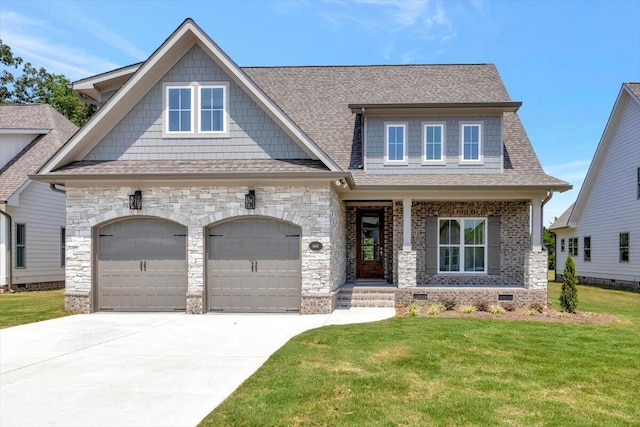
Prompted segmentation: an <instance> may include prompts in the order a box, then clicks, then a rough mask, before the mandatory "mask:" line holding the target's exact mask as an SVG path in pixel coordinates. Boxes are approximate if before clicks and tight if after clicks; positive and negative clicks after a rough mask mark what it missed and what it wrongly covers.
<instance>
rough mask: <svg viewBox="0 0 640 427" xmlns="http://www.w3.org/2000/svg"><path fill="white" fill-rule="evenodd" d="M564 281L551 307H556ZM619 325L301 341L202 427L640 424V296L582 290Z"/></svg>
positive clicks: (355, 331)
mask: <svg viewBox="0 0 640 427" xmlns="http://www.w3.org/2000/svg"><path fill="white" fill-rule="evenodd" d="M559 295H560V284H558V283H551V284H550V286H549V299H550V300H551V301H553V303H554V305H553V307H556V308H557V307H558V298H559ZM578 297H579V305H578V310H580V311H592V312H604V313H610V314H614V315H616V316H618V317H619V318H620V321H619V322H616V323H611V324H578V323H575V324H564V323H541V322H528V321H508V320H499V319H461V318H437V317H435V318H434V317H404V318H393V319H390V320H387V321H383V322H378V323H372V324H363V325H347V326H331V327H324V328H320V329H316V330H312V331H308V332H306V333H304V334H302V335H299V336H298V337H296V338H294V339H292V340H291V341H290V342H289V343H287V344H286V345H285V346H284V347H282V348H281V349H280V350H279V351H277V352H276V353H275V354H274V355H273V356H272V357H271V358H270V359H269V360H268V361H267V362H266V363H265V364H264V365H263V367H262V368H260V369H259V370H258V372H256V374H254V375H253V376H252V377H251V378H249V379H248V380H247V381H246V382H245V383H244V384H243V385H242V386H241V387H240V388H239V389H238V390H236V392H235V393H234V394H233V395H232V396H231V397H230V398H229V399H227V400H226V401H225V402H223V403H222V405H220V406H219V407H218V408H217V409H216V410H214V411H213V412H212V413H211V414H209V416H207V417H206V418H205V420H203V422H202V424H201V425H204V426H365V425H366V426H427V425H429V426H451V425H465V426H469V425H477V426H485V425H495V426H500V425H504V426H511V425H517V426H540V425H545V426H546V425H557V426H574V425H575V426H591V425H593V426H605V425H606V426H614V425H615V426H632V425H639V424H640V409H639V407H638V404H637V398H636V397H635V396H636V395H637V392H638V390H640V294H638V293H633V292H623V291H612V290H605V289H600V288H594V287H585V286H579V291H578Z"/></svg>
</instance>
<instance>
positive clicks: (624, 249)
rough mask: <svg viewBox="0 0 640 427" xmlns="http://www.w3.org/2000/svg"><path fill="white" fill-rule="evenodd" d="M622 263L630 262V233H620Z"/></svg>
mask: <svg viewBox="0 0 640 427" xmlns="http://www.w3.org/2000/svg"><path fill="white" fill-rule="evenodd" d="M619 251H620V262H629V233H620V247H619Z"/></svg>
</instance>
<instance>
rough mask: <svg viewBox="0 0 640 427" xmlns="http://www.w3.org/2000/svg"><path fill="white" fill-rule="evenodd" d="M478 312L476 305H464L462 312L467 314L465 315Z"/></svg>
mask: <svg viewBox="0 0 640 427" xmlns="http://www.w3.org/2000/svg"><path fill="white" fill-rule="evenodd" d="M476 311H478V309H477V308H476V306H475V305H463V306H462V312H463V313H465V314H471V313H475V312H476Z"/></svg>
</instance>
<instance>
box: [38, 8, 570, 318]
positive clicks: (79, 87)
mask: <svg viewBox="0 0 640 427" xmlns="http://www.w3.org/2000/svg"><path fill="white" fill-rule="evenodd" d="M74 89H75V90H76V91H77V92H78V93H80V94H81V95H82V96H83V97H84V98H85V99H87V100H88V101H89V102H93V103H96V104H98V105H99V106H100V109H99V110H98V112H97V113H96V115H95V116H94V117H93V118H92V119H91V120H90V121H89V122H88V123H87V124H86V125H85V126H84V127H83V128H82V129H80V131H79V132H78V133H77V134H76V135H74V136H73V137H72V138H71V139H70V140H69V141H68V143H67V144H66V145H65V146H64V147H63V148H62V149H60V150H59V151H58V152H57V154H56V155H55V156H53V157H52V159H51V160H50V161H49V162H48V163H47V164H46V165H45V166H44V167H43V168H42V169H41V170H40V171H39V172H38V174H37V175H36V176H34V179H36V180H40V181H44V182H48V183H55V184H59V185H64V186H65V188H66V195H67V199H66V200H67V234H68V239H67V269H66V278H67V284H66V304H67V308H69V309H71V310H73V311H76V312H91V311H97V310H116V311H173V310H178V311H183V310H184V311H186V312H188V313H203V312H209V311H225V312H285V311H293V312H300V313H326V312H330V311H332V310H334V309H335V308H336V307H342V306H381V305H387V306H388V305H391V306H393V305H394V304H395V303H396V302H400V301H405V300H407V299H410V298H413V297H415V298H422V299H426V300H427V301H434V300H437V299H439V298H441V297H443V296H454V297H455V298H456V299H457V300H458V301H459V302H460V303H465V302H475V301H477V300H480V299H483V300H487V301H498V300H512V301H514V303H516V304H519V305H526V304H530V303H532V302H539V303H541V304H546V300H547V297H546V289H547V276H546V262H547V257H546V252H545V251H544V250H543V248H542V244H541V235H542V209H543V205H544V203H545V202H546V200H548V199H549V197H550V196H551V194H552V192H553V191H564V190H567V189H569V188H570V185H569V184H567V183H566V182H563V181H560V180H558V179H556V178H553V177H550V176H548V175H546V174H545V173H544V171H543V170H542V168H541V167H540V163H539V162H538V160H537V158H536V155H535V153H534V151H533V149H532V147H531V144H530V142H529V140H528V138H527V136H526V133H525V131H524V129H523V127H522V124H521V123H520V120H519V118H518V116H517V114H516V111H517V110H518V108H519V107H520V105H521V103H519V102H514V101H512V100H511V99H510V98H509V95H508V94H507V91H506V90H505V88H504V85H503V84H502V81H501V79H500V77H499V75H498V73H497V71H496V68H495V66H493V65H491V64H472V65H406V66H323V67H243V68H241V67H238V66H237V65H236V64H235V63H234V62H233V61H232V60H231V59H230V58H229V57H228V56H227V55H226V54H225V53H224V52H223V51H222V50H221V49H220V48H219V47H218V46H217V45H216V44H215V43H214V42H213V41H212V40H211V39H210V38H209V37H208V36H207V35H206V34H205V33H204V32H203V31H202V30H201V29H200V28H199V27H198V26H197V25H196V24H195V23H194V22H193V21H192V20H190V19H187V20H186V21H185V22H184V23H182V24H181V25H180V27H178V29H177V30H176V31H175V32H174V33H173V34H172V35H171V36H170V37H169V38H168V39H167V40H166V41H165V42H164V43H163V44H162V45H161V46H160V47H159V48H158V49H157V50H156V51H155V52H154V53H153V54H152V55H151V56H150V57H149V59H148V60H146V61H145V62H143V63H140V64H134V65H131V66H128V67H125V68H122V69H119V70H114V71H110V72H106V73H104V74H100V75H97V76H93V77H89V78H87V79H83V80H80V81H78V82H75V83H74ZM531 229H532V231H531Z"/></svg>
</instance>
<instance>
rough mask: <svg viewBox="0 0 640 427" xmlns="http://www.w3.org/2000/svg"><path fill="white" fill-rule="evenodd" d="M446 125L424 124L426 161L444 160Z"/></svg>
mask: <svg viewBox="0 0 640 427" xmlns="http://www.w3.org/2000/svg"><path fill="white" fill-rule="evenodd" d="M443 142H444V125H442V124H425V125H424V161H425V162H441V161H443V160H444V153H443V150H444V147H443V145H444V144H443Z"/></svg>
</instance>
